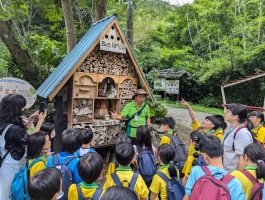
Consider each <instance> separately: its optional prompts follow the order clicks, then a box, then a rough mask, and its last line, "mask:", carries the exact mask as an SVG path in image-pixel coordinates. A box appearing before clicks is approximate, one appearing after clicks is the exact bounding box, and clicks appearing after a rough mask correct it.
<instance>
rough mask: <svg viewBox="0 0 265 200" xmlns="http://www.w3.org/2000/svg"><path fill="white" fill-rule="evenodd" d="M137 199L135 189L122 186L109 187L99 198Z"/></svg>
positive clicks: (108, 199)
mask: <svg viewBox="0 0 265 200" xmlns="http://www.w3.org/2000/svg"><path fill="white" fill-rule="evenodd" d="M124 199H126V200H139V198H138V195H137V194H136V192H135V191H132V190H131V189H129V188H127V187H123V186H113V187H109V188H108V189H107V190H106V192H104V194H103V195H102V196H101V198H100V200H124Z"/></svg>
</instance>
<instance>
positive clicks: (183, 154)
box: [165, 132, 188, 164]
mask: <svg viewBox="0 0 265 200" xmlns="http://www.w3.org/2000/svg"><path fill="white" fill-rule="evenodd" d="M173 134H175V135H172V134H166V135H165V136H167V137H169V138H170V145H171V146H172V147H174V149H175V151H176V157H175V159H174V163H175V164H176V163H181V162H186V160H187V156H188V153H187V150H186V146H185V144H184V143H183V142H182V140H181V139H180V137H179V136H178V135H177V134H176V132H173Z"/></svg>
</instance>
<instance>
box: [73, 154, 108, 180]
mask: <svg viewBox="0 0 265 200" xmlns="http://www.w3.org/2000/svg"><path fill="white" fill-rule="evenodd" d="M103 164H104V161H103V159H102V157H101V156H100V155H99V154H98V153H97V152H94V153H87V154H85V155H84V156H82V157H81V158H80V160H79V161H78V165H77V169H78V173H79V175H80V177H81V178H82V180H83V181H84V182H86V183H93V182H95V181H96V180H97V179H98V177H99V176H100V174H101V171H102V169H103Z"/></svg>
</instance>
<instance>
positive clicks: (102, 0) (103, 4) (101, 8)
mask: <svg viewBox="0 0 265 200" xmlns="http://www.w3.org/2000/svg"><path fill="white" fill-rule="evenodd" d="M107 4H108V0H99V1H98V9H97V21H98V20H101V19H103V18H104V17H105V16H106V12H107Z"/></svg>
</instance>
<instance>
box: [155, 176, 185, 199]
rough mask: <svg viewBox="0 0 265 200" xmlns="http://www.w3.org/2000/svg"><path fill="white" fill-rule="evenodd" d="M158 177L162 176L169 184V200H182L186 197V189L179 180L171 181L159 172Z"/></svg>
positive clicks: (173, 178)
mask: <svg viewBox="0 0 265 200" xmlns="http://www.w3.org/2000/svg"><path fill="white" fill-rule="evenodd" d="M157 175H158V176H160V177H161V178H162V179H163V180H164V181H165V182H166V183H167V187H166V190H167V199H168V200H182V199H183V197H184V195H185V187H184V186H183V185H182V183H181V182H180V180H179V179H177V178H176V177H172V178H171V179H169V178H168V177H167V176H166V175H165V174H164V173H162V172H157Z"/></svg>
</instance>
